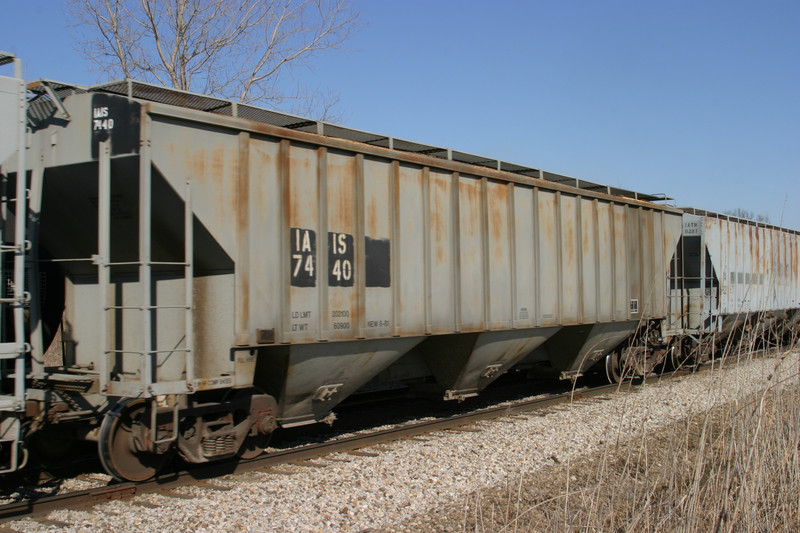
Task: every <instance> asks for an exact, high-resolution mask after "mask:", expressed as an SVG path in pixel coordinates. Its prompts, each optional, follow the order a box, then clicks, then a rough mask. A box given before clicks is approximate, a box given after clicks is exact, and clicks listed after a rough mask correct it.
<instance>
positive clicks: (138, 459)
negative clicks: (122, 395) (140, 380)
mask: <svg viewBox="0 0 800 533" xmlns="http://www.w3.org/2000/svg"><path fill="white" fill-rule="evenodd" d="M147 413H148V411H147V401H145V400H142V399H132V398H129V399H124V400H120V401H119V402H118V403H117V405H115V406H114V408H113V409H112V410H111V411H109V412H108V413H106V416H105V417H104V418H103V422H102V424H101V425H100V437H99V439H98V442H97V448H98V451H99V455H100V462H101V463H102V465H103V468H105V470H106V472H108V473H109V474H111V475H112V476H113V477H114V478H116V479H117V480H119V481H144V480H146V479H150V478H151V477H153V476H154V475H156V473H158V471H159V470H161V468H162V467H163V466H164V464H165V463H166V462H167V461H168V460H169V458H170V457H171V456H172V453H171V452H170V453H153V452H150V451H143V450H142V443H141V442H140V434H141V433H142V432H141V431H139V430H142V429H145V430H146V429H148V425H149V422H150V417H149V416H146V415H147Z"/></svg>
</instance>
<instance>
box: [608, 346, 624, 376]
mask: <svg viewBox="0 0 800 533" xmlns="http://www.w3.org/2000/svg"><path fill="white" fill-rule="evenodd" d="M619 359H620V357H619V352H618V351H616V350H614V351H613V352H611V353H610V354H608V355H606V364H605V369H606V379H607V380H608V382H609V383H621V382H622V368H621V366H620V361H619Z"/></svg>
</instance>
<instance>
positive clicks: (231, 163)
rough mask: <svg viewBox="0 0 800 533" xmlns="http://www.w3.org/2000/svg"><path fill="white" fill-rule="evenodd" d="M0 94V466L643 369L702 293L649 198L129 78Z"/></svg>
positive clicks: (674, 229) (153, 458) (191, 452)
mask: <svg viewBox="0 0 800 533" xmlns="http://www.w3.org/2000/svg"><path fill="white" fill-rule="evenodd" d="M2 58H6V60H8V61H15V59H14V58H13V57H11V56H8V55H5V56H0V62H2V60H3V59H2ZM4 88H7V89H8V90H6V91H5V92H2V90H3V89H4ZM0 93H2V99H0V121H2V124H3V125H4V126H5V125H9V127H8V128H5V127H4V128H2V129H3V130H13V131H15V132H16V133H15V134H14V135H13V136H12V137H10V138H3V139H2V140H3V144H2V145H1V146H0V147H1V148H2V150H3V151H2V152H0V165H2V167H0V168H1V169H2V176H3V179H4V184H5V186H6V190H7V194H6V195H5V197H4V200H5V203H4V210H3V228H2V229H3V239H4V247H3V250H4V251H5V252H6V254H5V255H6V256H13V261H3V268H4V273H8V276H7V277H6V279H7V280H8V282H7V287H9V288H10V289H9V290H11V294H7V295H6V298H4V299H3V303H4V305H5V307H6V308H7V309H4V314H3V319H2V324H3V326H4V329H3V335H4V336H3V339H2V340H3V342H2V344H0V347H2V352H3V354H4V355H3V357H4V358H5V360H4V361H3V363H4V364H3V366H2V368H0V371H2V375H1V376H0V377H2V382H1V383H2V387H3V388H2V397H0V432H1V434H0V441H2V445H3V448H2V450H4V452H2V453H4V455H2V456H1V457H0V459H2V460H1V461H0V469H1V470H3V471H4V472H9V471H13V470H17V469H19V468H20V467H21V466H22V465H23V464H24V462H25V460H26V456H27V452H26V450H27V449H29V448H33V449H36V448H39V449H41V448H42V447H44V448H45V449H46V450H45V451H46V452H48V451H50V452H52V451H53V450H52V449H49V450H48V449H47V448H48V447H50V448H52V447H54V444H53V443H54V442H55V441H57V440H59V439H64V438H65V436H68V437H69V438H74V439H83V440H90V441H97V446H98V454H99V457H100V459H101V461H102V463H103V465H104V467H105V468H106V470H107V471H108V472H109V473H110V474H112V475H113V476H115V477H116V478H118V479H130V480H138V479H146V478H148V477H151V476H153V475H155V474H156V473H157V471H158V470H159V468H160V467H161V465H163V463H164V462H165V461H166V460H167V459H168V458H169V457H170V456H171V455H172V454H173V453H175V452H177V453H180V455H181V456H182V457H183V458H184V459H186V460H187V461H189V462H194V463H200V462H206V461H212V460H219V459H222V458H228V457H232V456H235V455H240V456H244V457H250V456H254V455H257V454H258V453H260V452H261V450H262V449H263V448H264V447H265V446H266V444H267V442H268V440H269V437H270V435H271V433H272V432H273V430H274V429H275V428H276V427H278V426H282V427H290V426H295V425H301V424H308V423H314V422H317V421H321V420H326V419H330V417H331V413H332V410H333V408H334V407H335V406H336V405H338V404H339V403H340V402H341V401H342V400H343V399H345V398H347V397H348V396H350V395H351V394H353V393H354V392H356V391H358V390H359V389H362V388H363V387H364V386H365V385H367V384H374V383H376V382H380V381H400V382H404V383H412V382H416V381H419V380H423V379H424V380H426V382H427V384H428V385H429V388H430V389H432V390H434V391H435V393H436V394H440V395H441V396H443V397H444V398H446V399H452V400H459V399H463V398H466V397H468V396H472V395H475V394H477V393H478V392H479V391H480V390H482V389H483V388H485V387H486V386H487V385H488V384H490V383H491V382H492V381H493V380H495V379H496V378H497V377H498V376H500V375H502V374H503V373H504V372H506V371H508V370H509V369H511V368H513V367H517V368H519V367H520V366H521V365H522V366H525V367H529V368H534V367H535V368H547V369H549V370H550V372H552V373H554V374H556V375H558V376H560V377H563V378H571V377H575V376H577V375H580V374H581V373H583V372H585V371H586V369H588V368H589V367H591V366H592V365H594V364H596V363H597V362H598V361H607V366H609V368H610V369H611V371H612V374H613V372H614V371H616V372H617V374H619V369H620V368H621V367H623V366H624V364H625V362H626V361H640V362H641V363H640V367H641V368H640V370H641V371H646V370H647V368H646V367H647V365H652V364H654V362H656V361H660V360H661V359H663V358H664V357H666V355H667V354H668V353H669V352H670V350H671V349H672V347H674V345H675V342H674V339H678V338H682V336H683V334H684V332H686V331H690V330H692V328H695V326H696V325H697V324H695V322H696V320H695V319H694V318H692V320H695V322H692V321H691V320H689V321H686V320H685V318H686V317H685V316H684V311H681V309H684V308H685V306H686V304H685V301H689V302H694V301H695V300H692V298H695V299H696V298H697V297H698V296H697V295H698V294H699V295H700V296H702V297H705V295H706V292H705V287H706V284H710V286H711V287H713V286H714V285H713V283H714V282H713V281H709V279H711V278H708V277H706V278H703V280H701V281H700V285H699V287H700V288H702V289H703V290H701V292H700V293H696V292H693V291H695V290H696V289H697V288H698V287H694V285H693V283H694V281H692V282H691V283H690V282H689V281H688V280H689V278H691V277H692V276H690V274H691V272H688V270H690V269H691V268H692V267H690V266H689V263H690V262H691V261H692V260H693V259H692V258H694V256H693V255H692V252H691V250H692V248H691V246H693V245H690V244H689V240H688V239H687V229H686V228H687V222H686V221H687V220H688V219H687V217H689V216H690V215H688V214H686V213H685V212H684V211H682V210H679V209H676V208H672V207H667V206H663V205H659V204H657V203H655V202H656V201H657V200H659V199H660V198H659V197H656V196H651V195H643V194H640V193H635V192H632V191H625V190H620V189H615V188H611V187H607V186H602V185H599V184H595V183H591V182H586V181H582V180H576V179H573V178H569V177H566V176H560V175H557V174H552V173H547V172H545V171H542V170H539V169H532V168H528V167H523V166H519V165H513V164H509V163H506V162H503V161H496V160H490V159H486V158H482V157H479V156H475V155H472V154H465V153H461V152H456V151H452V150H447V149H443V148H440V147H435V146H429V145H423V144H420V143H414V142H409V141H403V140H400V139H394V138H391V137H387V136H382V135H377V134H371V133H366V132H361V131H355V130H349V129H346V128H341V127H338V126H333V125H330V124H324V123H319V122H315V121H310V120H307V119H302V118H298V117H292V116H288V115H283V114H279V113H275V112H271V111H268V110H264V109H258V108H254V107H251V106H246V105H242V104H237V103H235V102H230V101H225V100H220V99H217V98H211V97H206V96H202V95H197V94H191V93H186V92H181V91H176V90H170V89H165V88H161V87H156V86H153V85H149V84H145V83H141V82H135V81H132V80H122V81H119V82H112V83H108V84H102V85H97V86H92V87H83V86H74V85H66V84H60V83H56V82H50V81H46V80H40V81H38V82H34V83H32V84H28V85H27V86H26V85H25V84H24V83H23V82H22V80H21V79H19V76H16V77H14V78H3V79H1V80H0ZM13 125H16V126H17V127H16V128H14V127H13ZM9 198H15V199H16V200H15V201H14V202H10V201H8V199H9ZM704 220H706V219H704ZM763 229H764V230H765V231H766V228H763ZM770 231H774V233H775V234H776V235H781V236H784V235H788V236H791V237H787V238H788V239H789V241H791V239H794V241H792V242H793V243H794V244H793V246H795V247H794V248H793V250H794V251H793V252H791V253H788V255H781V256H780V257H781V258H782V259H780V261H783V262H782V263H781V264H782V265H785V266H780V267H779V268H781V269H783V270H781V272H785V271H788V270H787V269H788V267H790V266H792V265H794V266H793V267H792V268H794V272H795V274H794V278H791V280H790V279H789V278H785V282H786V283H787V284H789V285H791V284H792V283H794V285H793V287H794V288H796V286H797V277H796V264H797V257H796V256H797V247H796V239H797V235H796V234H795V233H791V232H784V231H783V230H778V229H771V230H770ZM710 232H711V230H708V231H707V232H706V233H707V234H708V235H711V233H710ZM781 238H784V237H781ZM711 242H712V241H711V239H710V238H709V239H707V240H706V241H705V246H706V247H707V248H708V249H709V250H712V249H713V250H712V251H710V252H709V254H712V255H713V254H715V253H717V251H716V250H717V249H716V248H714V245H712V244H711ZM774 242H775V244H777V243H779V242H784V241H780V239H779V238H777V237H776V240H775V241H774ZM786 242H788V241H786ZM782 246H783V245H782ZM676 250H682V252H681V253H682V254H683V255H681V259H680V265H678V263H677V262H676V261H677V260H676V259H674V256H675V253H676ZM781 253H783V252H781ZM792 254H794V255H792ZM714 257H716V256H714ZM12 263H13V264H14V268H13V269H11V268H10V265H11V264H12ZM678 267H680V269H681V270H676V269H677V268H678ZM702 268H705V267H701V270H702ZM724 268H725V269H727V270H724V269H723V270H719V272H728V271H731V272H736V273H737V275H738V273H739V272H742V270H741V269H740V270H735V269H733V267H729V266H725V267H724ZM676 272H680V273H681V274H680V276H679V277H676ZM692 272H693V271H692ZM703 272H705V271H703ZM726 275H727V274H726ZM765 275H766V273H765ZM693 279H694V278H692V280H693ZM716 279H719V277H717V278H716ZM722 279H723V281H724V280H726V279H727V278H725V277H723V278H722ZM752 279H753V278H752V276H751V281H752ZM781 279H782V280H784V278H781ZM792 280H793V281H792ZM768 282H769V281H768ZM787 286H788V285H787ZM7 292H8V291H7ZM719 298H721V296H720V297H718V301H720V302H721V301H722V300H720V299H719ZM692 305H694V304H692V303H690V305H689V309H690V310H691V309H694V307H692ZM726 305H727V304H726ZM730 305H732V306H733V305H735V302H733V303H731V304H730ZM781 305H784V303H781ZM785 305H786V306H787V307H785V308H783V309H790V308H792V307H791V306H794V308H796V307H797V299H796V298H795V299H794V300H787V301H786V302H785ZM676 306H680V307H676ZM701 309H704V310H706V311H708V309H709V308H707V307H702V305H701ZM727 309H729V308H727V307H723V308H721V310H720V311H719V313H716V312H712V313H711V315H709V316H713V317H717V318H719V320H717V322H714V324H719V328H720V330H719V331H722V328H723V325H724V323H725V317H726V316H729V315H730V313H726V312H725V310H727ZM702 312H703V311H701V314H702ZM714 313H716V314H714ZM691 316H694V315H691ZM705 320H706V318H705V315H703V317H702V321H705ZM712 322H713V320H712ZM709 324H710V322H709ZM702 327H704V328H707V325H706V323H705V322H703V324H702ZM695 329H696V328H695ZM692 331H693V333H696V334H697V335H700V334H702V335H705V336H707V335H708V334H713V332H714V331H716V330H713V331H712V330H711V329H708V328H707V329H704V330H702V331H694V330H692ZM653 348H655V349H653ZM642 354H644V355H642ZM640 355H642V356H640Z"/></svg>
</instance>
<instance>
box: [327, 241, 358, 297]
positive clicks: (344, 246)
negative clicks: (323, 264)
mask: <svg viewBox="0 0 800 533" xmlns="http://www.w3.org/2000/svg"><path fill="white" fill-rule="evenodd" d="M354 258H355V254H354V251H353V236H352V235H350V234H349V233H328V285H330V286H331V287H352V286H353V280H354V278H355V275H354V274H355V272H354V267H355V260H354Z"/></svg>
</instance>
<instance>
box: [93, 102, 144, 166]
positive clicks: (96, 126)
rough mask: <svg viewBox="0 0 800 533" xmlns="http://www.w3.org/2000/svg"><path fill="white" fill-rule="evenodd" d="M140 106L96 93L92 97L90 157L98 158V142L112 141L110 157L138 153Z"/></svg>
mask: <svg viewBox="0 0 800 533" xmlns="http://www.w3.org/2000/svg"><path fill="white" fill-rule="evenodd" d="M140 113H141V106H140V105H139V104H138V103H137V102H131V101H129V100H128V99H127V98H123V97H121V96H114V95H112V94H102V93H98V94H95V95H93V96H92V120H91V122H90V124H91V127H92V158H93V159H97V157H98V146H97V143H99V142H101V141H107V140H109V139H111V155H123V154H136V153H138V152H139V117H140Z"/></svg>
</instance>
